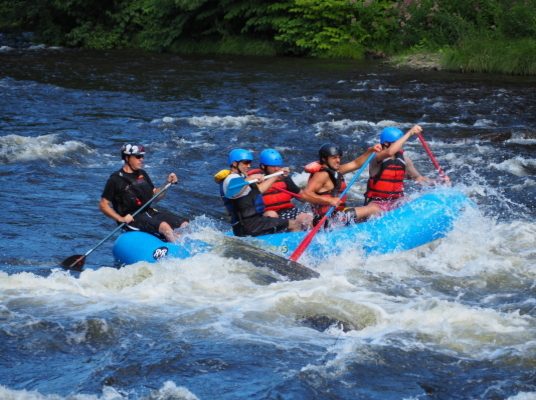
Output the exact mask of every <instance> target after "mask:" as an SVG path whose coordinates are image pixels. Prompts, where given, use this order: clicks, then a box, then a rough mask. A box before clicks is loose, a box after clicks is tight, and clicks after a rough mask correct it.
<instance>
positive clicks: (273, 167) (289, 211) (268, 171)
mask: <svg viewBox="0 0 536 400" xmlns="http://www.w3.org/2000/svg"><path fill="white" fill-rule="evenodd" d="M282 165H283V157H282V156H281V153H279V152H278V151H277V150H275V149H265V150H263V151H262V152H261V155H260V157H259V166H260V169H259V170H253V171H251V172H257V171H259V172H262V173H263V174H265V175H272V174H275V173H276V172H279V171H283V172H284V174H283V175H280V176H278V177H277V179H276V181H275V183H274V184H273V185H272V186H271V187H270V188H269V189H268V190H267V191H266V192H264V193H263V194H262V197H263V200H264V205H265V210H266V211H271V210H273V211H275V212H277V214H278V216H279V218H283V219H294V220H296V221H297V222H298V223H299V224H300V225H301V226H302V227H303V228H304V229H307V228H310V227H312V221H313V217H312V216H311V215H309V214H307V213H303V212H299V211H298V208H297V207H296V205H295V204H294V203H293V202H292V199H293V198H296V199H297V200H298V201H304V200H303V199H302V194H303V190H302V189H300V187H299V186H298V185H296V183H294V181H293V180H292V178H291V177H290V176H289V174H290V168H289V167H283V166H282ZM251 172H250V173H251ZM293 194H294V195H293Z"/></svg>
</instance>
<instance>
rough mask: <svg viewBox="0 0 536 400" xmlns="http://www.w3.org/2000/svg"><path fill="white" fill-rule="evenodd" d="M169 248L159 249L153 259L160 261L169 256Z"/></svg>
mask: <svg viewBox="0 0 536 400" xmlns="http://www.w3.org/2000/svg"><path fill="white" fill-rule="evenodd" d="M167 253H168V248H167V247H159V248H158V249H156V250H155V251H154V252H153V258H154V259H155V260H160V259H161V258H163V257H165V256H167Z"/></svg>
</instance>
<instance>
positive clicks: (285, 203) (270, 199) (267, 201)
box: [248, 169, 296, 211]
mask: <svg viewBox="0 0 536 400" xmlns="http://www.w3.org/2000/svg"><path fill="white" fill-rule="evenodd" d="M252 174H262V170H260V169H253V170H251V171H249V173H248V175H252ZM278 188H281V189H287V184H286V183H285V181H284V180H283V177H282V176H280V177H278V178H277V181H275V183H274V184H273V185H272V186H271V187H270V189H268V190H267V191H266V192H264V193H263V194H262V198H263V200H264V206H265V210H266V211H268V210H274V211H279V210H284V209H288V208H294V207H296V206H295V205H294V204H293V203H292V202H291V201H290V200H292V196H291V195H290V194H288V193H283V192H282V191H280V190H277V189H278Z"/></svg>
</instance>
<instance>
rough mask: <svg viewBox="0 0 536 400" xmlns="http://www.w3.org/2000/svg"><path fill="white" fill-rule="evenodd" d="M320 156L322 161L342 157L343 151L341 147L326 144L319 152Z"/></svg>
mask: <svg viewBox="0 0 536 400" xmlns="http://www.w3.org/2000/svg"><path fill="white" fill-rule="evenodd" d="M318 156H319V157H320V159H323V158H327V157H328V156H341V157H342V150H341V148H340V147H339V146H337V145H336V144H333V143H325V144H323V145H322V147H320V150H318Z"/></svg>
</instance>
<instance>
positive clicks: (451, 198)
mask: <svg viewBox="0 0 536 400" xmlns="http://www.w3.org/2000/svg"><path fill="white" fill-rule="evenodd" d="M468 207H474V204H473V203H472V202H471V201H470V200H469V199H468V198H467V197H466V196H465V195H464V194H463V193H462V192H460V191H457V190H453V189H440V190H434V191H430V192H427V193H425V194H423V195H422V196H420V197H418V198H416V199H414V200H412V201H410V202H408V203H406V204H404V205H403V206H401V207H400V208H398V209H396V210H393V211H391V212H388V213H386V214H385V215H383V216H381V217H379V218H376V219H373V220H370V221H367V222H364V223H360V224H352V225H350V226H348V227H345V228H341V229H338V230H331V231H320V232H319V233H317V234H316V236H315V237H314V239H313V241H312V242H311V244H310V245H309V247H308V248H307V250H306V253H305V254H308V253H309V254H314V257H315V258H324V257H327V256H328V255H329V256H332V255H334V254H337V253H340V252H341V251H344V250H345V249H348V247H358V248H361V249H363V251H364V253H365V254H386V253H391V252H396V251H404V250H409V249H413V248H415V247H418V246H422V245H424V244H427V243H430V242H433V241H434V240H437V239H441V238H443V237H445V236H446V235H447V234H448V233H449V232H450V231H451V230H452V229H453V226H454V223H455V221H456V220H457V219H459V217H460V216H461V215H462V213H463V211H464V210H465V209H467V208H468ZM306 235H307V232H288V233H278V234H274V235H265V236H258V237H255V238H245V240H247V241H248V242H250V243H251V244H254V245H255V246H258V247H259V248H261V249H267V250H271V251H273V252H276V253H279V254H281V255H285V256H287V257H289V256H290V255H291V254H292V252H293V251H294V250H295V249H296V248H297V247H298V246H299V245H300V243H301V242H302V240H303V239H304V237H305V236H306ZM212 247H213V246H212V245H211V244H209V243H205V242H203V241H200V240H195V239H189V238H187V237H186V238H185V239H184V241H183V243H181V244H180V245H178V244H172V243H164V242H162V241H161V240H159V239H158V238H156V237H155V236H152V235H150V234H147V233H143V232H127V233H123V234H122V235H121V236H119V238H118V239H117V240H116V242H115V244H114V247H113V255H114V258H115V261H116V262H117V263H119V264H122V265H129V264H134V263H136V262H139V261H147V262H155V261H157V260H159V259H161V258H163V257H175V258H181V259H184V258H188V257H191V256H193V255H194V254H196V253H200V252H206V251H210V250H211V248H212Z"/></svg>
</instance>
